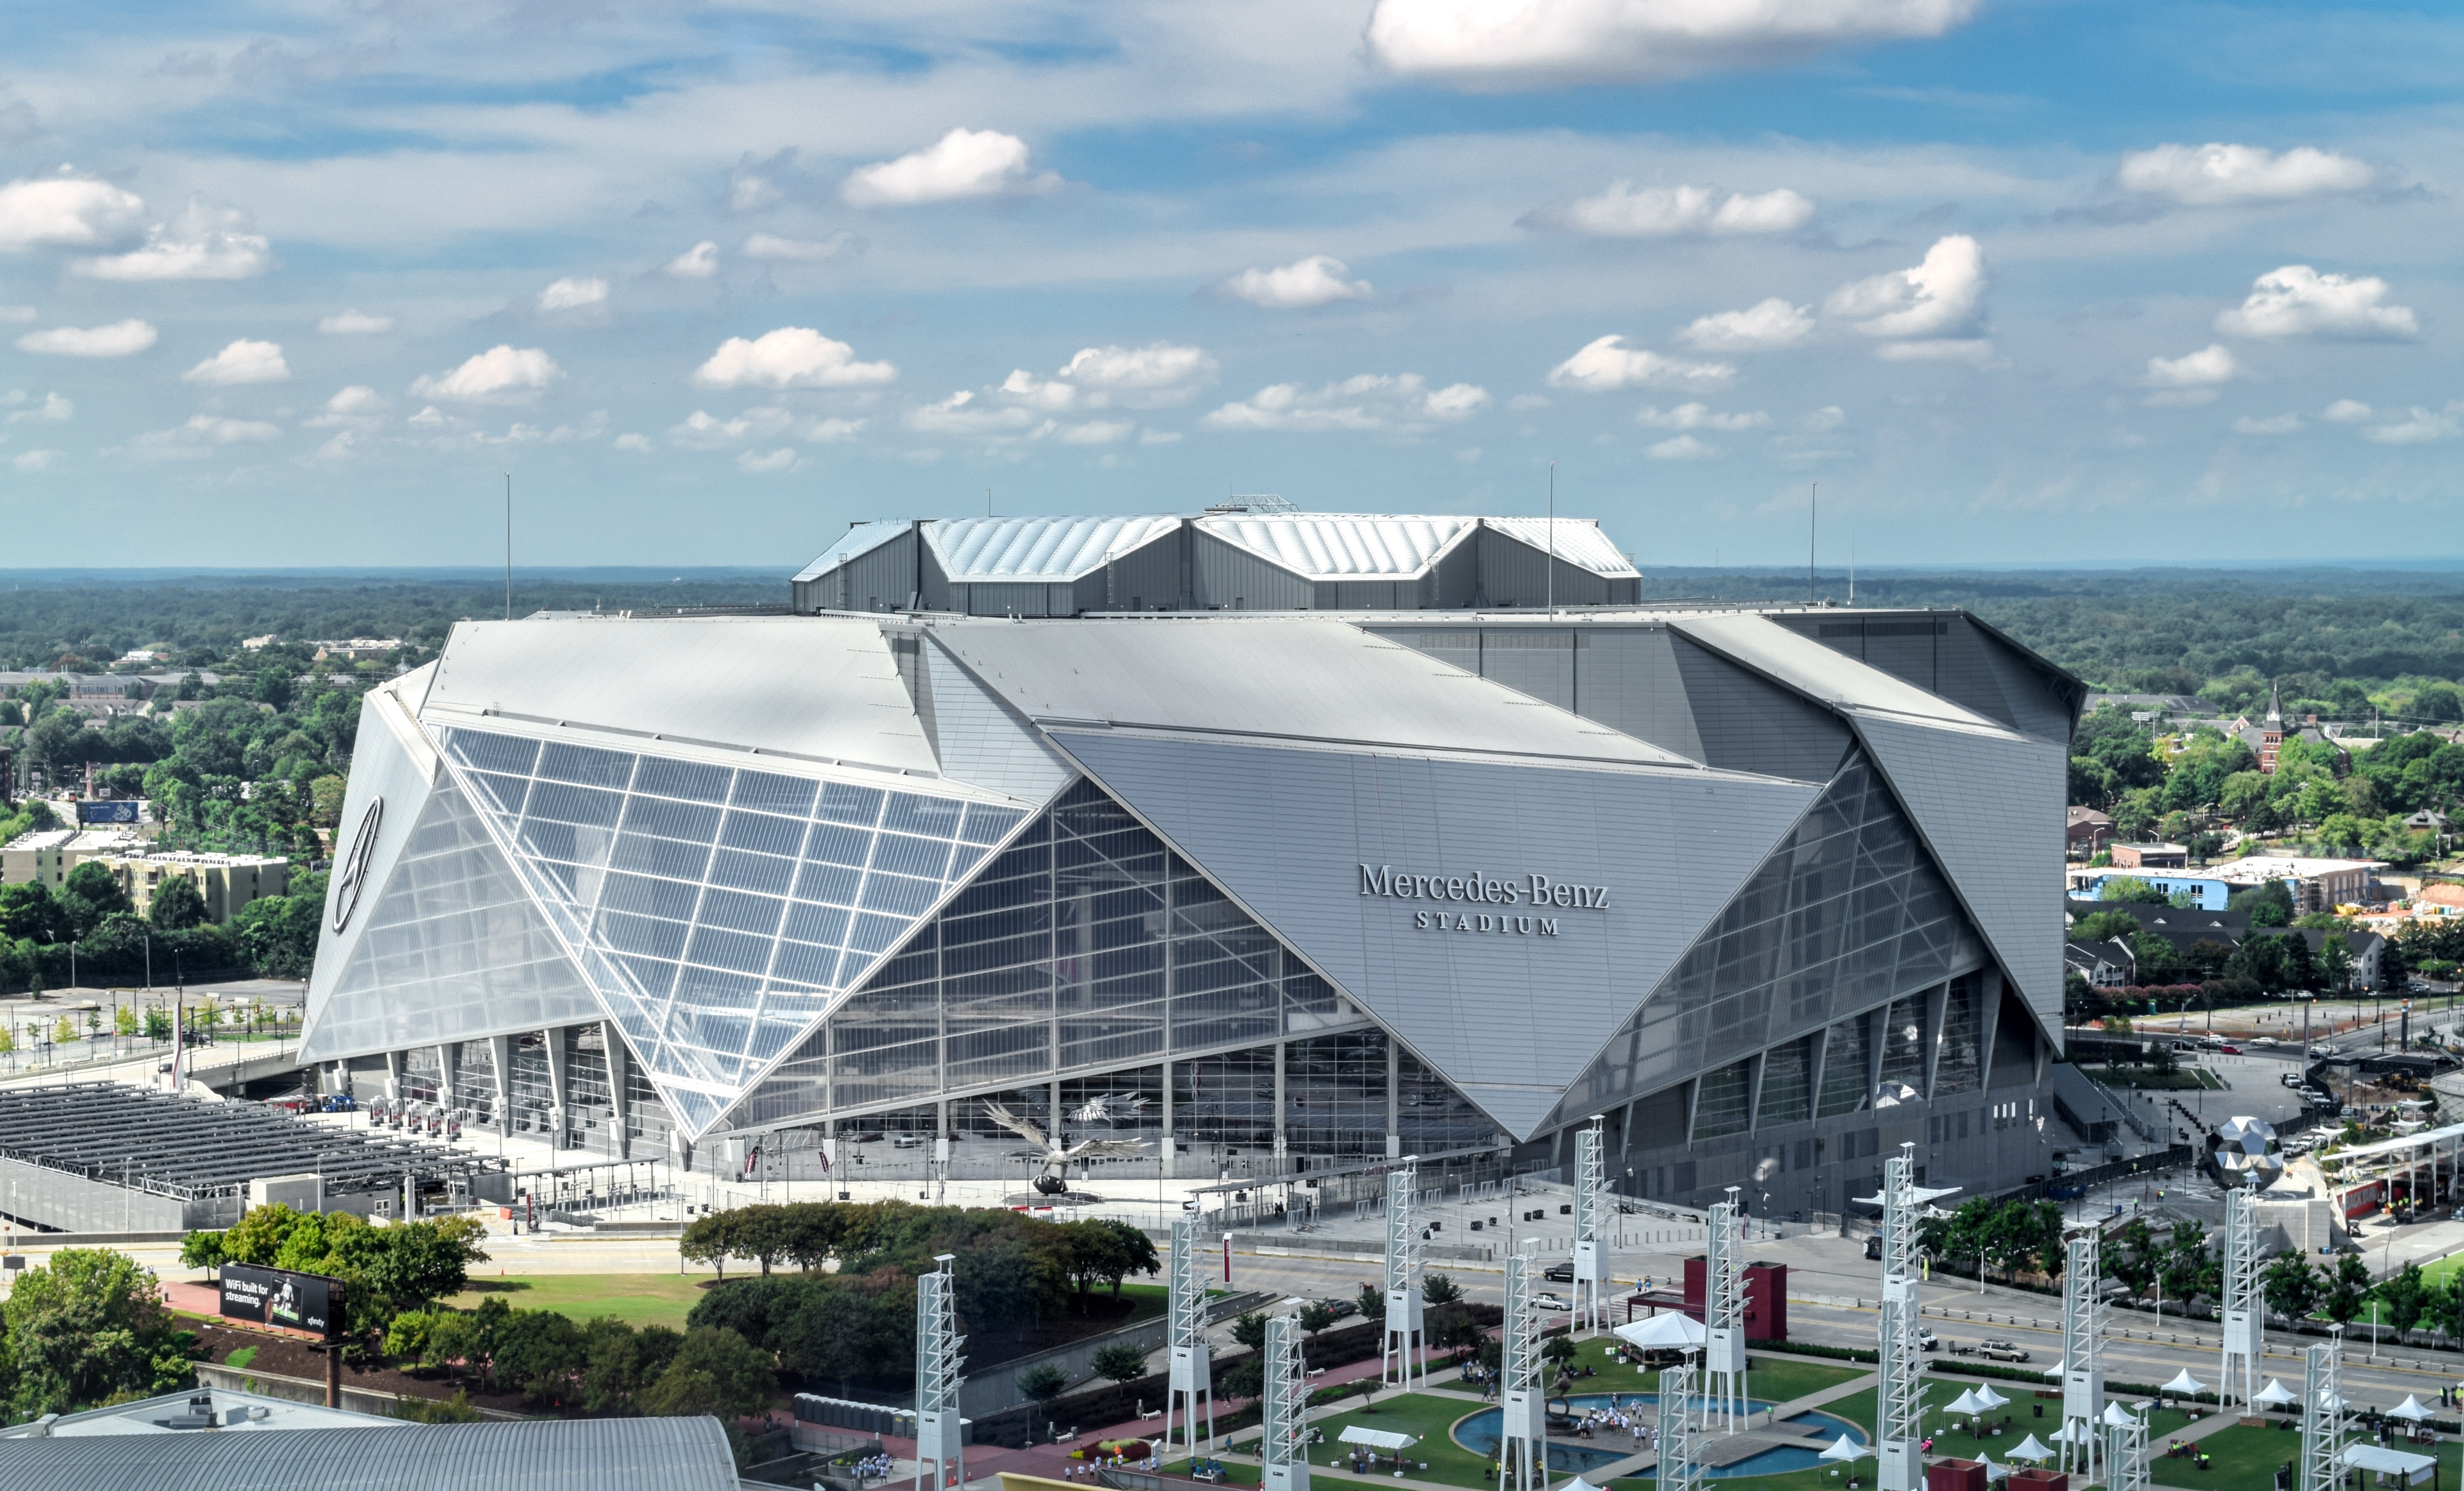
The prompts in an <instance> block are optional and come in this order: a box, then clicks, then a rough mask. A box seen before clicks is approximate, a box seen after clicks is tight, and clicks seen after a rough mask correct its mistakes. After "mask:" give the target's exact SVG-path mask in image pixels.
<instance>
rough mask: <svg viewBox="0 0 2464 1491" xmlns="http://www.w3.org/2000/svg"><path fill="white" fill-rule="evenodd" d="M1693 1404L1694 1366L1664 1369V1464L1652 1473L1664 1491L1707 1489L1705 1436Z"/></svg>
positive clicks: (1661, 1462) (1661, 1454) (1661, 1447)
mask: <svg viewBox="0 0 2464 1491" xmlns="http://www.w3.org/2000/svg"><path fill="white" fill-rule="evenodd" d="M1693 1403H1694V1369H1693V1368H1691V1367H1671V1368H1668V1369H1665V1370H1663V1371H1662V1372H1661V1374H1660V1463H1659V1465H1658V1466H1657V1467H1656V1468H1655V1469H1654V1470H1653V1472H1652V1475H1653V1476H1654V1477H1655V1478H1657V1480H1659V1482H1660V1491H1703V1481H1704V1476H1703V1463H1702V1461H1701V1459H1700V1458H1698V1457H1699V1456H1700V1455H1701V1453H1702V1449H1703V1443H1702V1441H1703V1438H1704V1435H1703V1434H1702V1432H1701V1430H1699V1429H1698V1428H1697V1427H1696V1426H1695V1422H1694V1413H1693ZM1671 1404H1674V1405H1675V1407H1674V1408H1672V1407H1670V1405H1671Z"/></svg>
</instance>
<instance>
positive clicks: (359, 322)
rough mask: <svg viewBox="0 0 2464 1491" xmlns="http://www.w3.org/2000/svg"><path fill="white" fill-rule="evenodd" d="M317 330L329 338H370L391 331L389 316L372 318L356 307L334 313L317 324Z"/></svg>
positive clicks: (390, 318) (391, 319) (391, 325)
mask: <svg viewBox="0 0 2464 1491" xmlns="http://www.w3.org/2000/svg"><path fill="white" fill-rule="evenodd" d="M317 329H318V330H319V331H321V332H323V333H324V334H325V335H327V336H329V337H372V336H379V335H382V334H383V333H385V332H388V331H391V330H392V329H393V318H392V317H390V316H372V315H369V314H368V313H367V312H366V311H363V310H360V309H358V308H356V307H354V308H353V309H350V310H347V311H336V312H335V313H334V314H333V315H331V316H327V317H325V318H323V319H322V320H320V321H319V322H318V323H317Z"/></svg>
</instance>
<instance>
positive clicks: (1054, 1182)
mask: <svg viewBox="0 0 2464 1491" xmlns="http://www.w3.org/2000/svg"><path fill="white" fill-rule="evenodd" d="M984 1113H985V1115H986V1116H987V1117H989V1118H990V1119H991V1120H992V1121H993V1122H994V1123H996V1124H1000V1125H1001V1127H1003V1128H1006V1129H1008V1130H1009V1131H1010V1132H1011V1133H1013V1134H1016V1135H1018V1136H1019V1137H1020V1138H1021V1139H1023V1140H1025V1141H1026V1142H1027V1143H1028V1144H1031V1145H1033V1146H1035V1147H1036V1148H1038V1149H1040V1150H1042V1151H1043V1152H1044V1173H1043V1174H1041V1175H1038V1176H1037V1177H1035V1183H1034V1184H1035V1189H1036V1191H1037V1193H1039V1194H1041V1195H1046V1196H1057V1195H1060V1194H1061V1193H1062V1192H1064V1191H1067V1190H1068V1189H1069V1180H1068V1174H1069V1167H1070V1165H1071V1164H1072V1163H1075V1162H1081V1161H1086V1160H1111V1159H1131V1158H1133V1157H1135V1156H1136V1155H1137V1153H1138V1152H1139V1151H1140V1150H1142V1149H1144V1148H1146V1141H1144V1140H1142V1139H1082V1140H1080V1141H1079V1142H1078V1143H1076V1144H1074V1145H1066V1146H1065V1145H1064V1144H1063V1143H1062V1142H1061V1141H1060V1140H1059V1139H1057V1138H1051V1137H1047V1136H1046V1135H1045V1132H1044V1130H1042V1129H1040V1128H1038V1127H1036V1126H1035V1123H1034V1121H1033V1120H1031V1119H1023V1118H1021V1117H1019V1116H1018V1115H1017V1114H1015V1113H1012V1112H1011V1111H1010V1110H1009V1109H1007V1108H1004V1107H1002V1106H1001V1104H1000V1103H998V1102H989V1101H988V1102H985V1103H984Z"/></svg>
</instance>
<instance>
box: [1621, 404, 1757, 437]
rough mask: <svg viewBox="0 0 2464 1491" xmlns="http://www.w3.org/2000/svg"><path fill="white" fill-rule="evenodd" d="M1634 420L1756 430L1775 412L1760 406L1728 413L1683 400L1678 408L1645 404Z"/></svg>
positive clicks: (1660, 426)
mask: <svg viewBox="0 0 2464 1491" xmlns="http://www.w3.org/2000/svg"><path fill="white" fill-rule="evenodd" d="M1634 422H1635V423H1636V424H1639V425H1643V426H1646V427H1648V428H1650V429H1653V430H1730V431H1734V430H1753V429H1757V428H1759V427H1761V426H1763V425H1767V424H1770V423H1771V415H1769V414H1766V413H1764V412H1762V411H1760V410H1755V411H1753V412H1750V413H1736V414H1732V413H1726V412H1722V411H1719V410H1716V409H1713V408H1711V407H1710V406H1709V405H1707V404H1680V405H1678V406H1677V407H1676V408H1675V409H1658V408H1655V407H1653V406H1651V405H1648V404H1646V405H1644V406H1643V407H1642V408H1641V409H1639V410H1638V411H1637V412H1635V416H1634Z"/></svg>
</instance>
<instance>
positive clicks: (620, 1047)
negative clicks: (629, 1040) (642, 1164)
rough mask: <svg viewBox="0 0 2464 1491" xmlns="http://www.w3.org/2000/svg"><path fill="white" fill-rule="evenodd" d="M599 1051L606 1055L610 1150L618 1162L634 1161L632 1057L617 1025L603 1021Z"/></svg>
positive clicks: (609, 1021) (610, 1021) (600, 1028)
mask: <svg viewBox="0 0 2464 1491" xmlns="http://www.w3.org/2000/svg"><path fill="white" fill-rule="evenodd" d="M599 1045H600V1049H602V1050H604V1051H605V1052H606V1053H607V1126H608V1128H609V1129H611V1130H613V1132H612V1133H611V1134H609V1136H608V1138H609V1140H610V1141H611V1142H610V1145H609V1147H610V1148H611V1149H612V1150H613V1151H614V1153H615V1155H616V1158H618V1159H620V1160H629V1159H631V1158H632V1157H633V1110H632V1104H631V1102H629V1101H628V1100H629V1099H630V1098H631V1097H632V1091H631V1085H630V1084H631V1082H632V1072H631V1068H630V1067H628V1066H627V1062H629V1061H630V1060H632V1057H633V1054H632V1053H631V1052H629V1051H627V1050H626V1049H625V1037H624V1036H623V1035H619V1034H618V1033H617V1030H616V1022H615V1021H613V1020H605V1021H602V1022H601V1023H600V1026H599Z"/></svg>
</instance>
